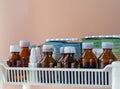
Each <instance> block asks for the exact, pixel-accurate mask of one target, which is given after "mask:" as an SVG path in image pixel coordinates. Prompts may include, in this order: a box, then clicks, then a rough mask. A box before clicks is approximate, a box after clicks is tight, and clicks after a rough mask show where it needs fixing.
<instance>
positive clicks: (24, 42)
mask: <svg viewBox="0 0 120 89" xmlns="http://www.w3.org/2000/svg"><path fill="white" fill-rule="evenodd" d="M19 44H20V47H29V46H30V42H29V41H25V40H20V42H19Z"/></svg>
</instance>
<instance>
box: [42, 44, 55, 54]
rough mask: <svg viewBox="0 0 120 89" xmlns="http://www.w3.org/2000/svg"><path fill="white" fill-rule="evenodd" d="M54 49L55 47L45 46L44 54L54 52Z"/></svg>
mask: <svg viewBox="0 0 120 89" xmlns="http://www.w3.org/2000/svg"><path fill="white" fill-rule="evenodd" d="M53 51H54V47H53V45H43V52H53Z"/></svg>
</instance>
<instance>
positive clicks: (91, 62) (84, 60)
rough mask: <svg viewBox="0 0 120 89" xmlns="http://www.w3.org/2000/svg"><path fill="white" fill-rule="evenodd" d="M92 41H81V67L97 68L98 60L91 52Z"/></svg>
mask: <svg viewBox="0 0 120 89" xmlns="http://www.w3.org/2000/svg"><path fill="white" fill-rule="evenodd" d="M93 46H94V45H93V43H83V44H82V48H83V50H84V53H83V54H82V56H81V58H80V59H79V60H80V62H81V65H82V68H97V67H98V60H97V57H96V56H95V54H94V53H93V52H92V49H93Z"/></svg>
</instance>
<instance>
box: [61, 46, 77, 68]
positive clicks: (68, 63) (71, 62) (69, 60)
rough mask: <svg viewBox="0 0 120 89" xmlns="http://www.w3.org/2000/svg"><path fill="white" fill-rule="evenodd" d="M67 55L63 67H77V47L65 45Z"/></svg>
mask: <svg viewBox="0 0 120 89" xmlns="http://www.w3.org/2000/svg"><path fill="white" fill-rule="evenodd" d="M64 53H65V57H64V58H63V60H62V61H61V64H62V68H77V64H78V62H77V60H76V59H75V58H74V54H75V47H71V46H66V47H64Z"/></svg>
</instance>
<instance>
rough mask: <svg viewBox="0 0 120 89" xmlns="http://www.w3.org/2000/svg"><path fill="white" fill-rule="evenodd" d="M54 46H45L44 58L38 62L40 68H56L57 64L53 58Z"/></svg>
mask: <svg viewBox="0 0 120 89" xmlns="http://www.w3.org/2000/svg"><path fill="white" fill-rule="evenodd" d="M53 51H54V47H53V45H43V58H42V59H41V60H40V61H39V62H38V67H47V68H50V67H55V66H56V64H57V62H56V61H55V59H54V58H53V57H52V54H53Z"/></svg>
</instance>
